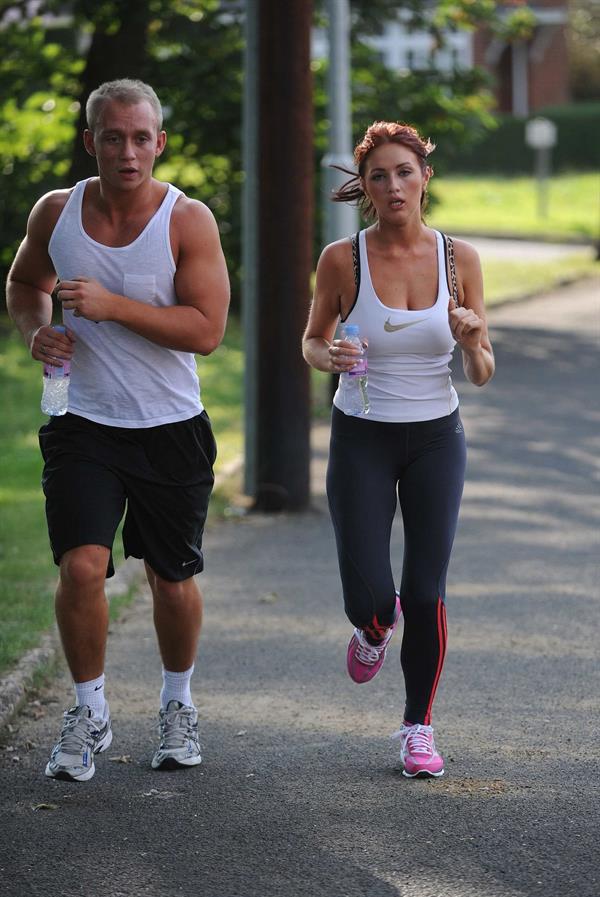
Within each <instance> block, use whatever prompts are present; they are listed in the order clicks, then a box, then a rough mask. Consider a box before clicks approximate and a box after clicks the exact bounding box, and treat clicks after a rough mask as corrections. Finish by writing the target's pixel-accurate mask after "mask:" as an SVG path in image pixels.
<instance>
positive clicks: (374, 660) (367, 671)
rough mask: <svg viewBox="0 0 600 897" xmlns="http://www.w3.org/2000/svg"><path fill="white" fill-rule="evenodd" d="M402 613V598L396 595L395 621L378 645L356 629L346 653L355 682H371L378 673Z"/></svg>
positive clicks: (350, 672) (360, 630) (351, 675)
mask: <svg viewBox="0 0 600 897" xmlns="http://www.w3.org/2000/svg"><path fill="white" fill-rule="evenodd" d="M401 613H402V608H401V607H400V598H399V597H398V595H396V610H395V615H394V622H393V623H392V625H391V626H390V627H389V629H388V631H387V634H386V636H385V638H384V639H383V641H382V642H380V644H378V645H372V644H371V643H370V642H368V641H367V638H366V636H365V633H364V631H363V630H362V629H355V630H354V635H353V636H352V638H351V639H350V644H349V645H348V653H347V655H346V659H347V663H348V673H349V674H350V678H351V679H352V680H353V681H354V682H358V684H359V685H360V684H362V683H363V682H369V680H370V679H373V677H374V676H376V675H377V673H378V672H379V670H380V669H381V667H382V666H383V661H384V660H385V652H386V649H387V646H388V645H389V643H390V639H391V637H392V636H393V634H394V632H395V630H396V627H397V625H398V621H399V620H400V614H401Z"/></svg>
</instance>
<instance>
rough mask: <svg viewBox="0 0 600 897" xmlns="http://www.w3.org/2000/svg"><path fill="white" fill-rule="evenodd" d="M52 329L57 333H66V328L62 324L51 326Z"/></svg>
mask: <svg viewBox="0 0 600 897" xmlns="http://www.w3.org/2000/svg"><path fill="white" fill-rule="evenodd" d="M52 329H53V330H56V331H58V333H66V332H67V328H66V327H65V325H64V324H53V325H52Z"/></svg>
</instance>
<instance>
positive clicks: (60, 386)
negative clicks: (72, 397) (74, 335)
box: [42, 324, 71, 417]
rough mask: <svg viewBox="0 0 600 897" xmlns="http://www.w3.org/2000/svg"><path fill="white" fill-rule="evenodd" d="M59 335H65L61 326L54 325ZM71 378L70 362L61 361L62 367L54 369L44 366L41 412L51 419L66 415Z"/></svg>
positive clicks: (49, 365) (50, 366)
mask: <svg viewBox="0 0 600 897" xmlns="http://www.w3.org/2000/svg"><path fill="white" fill-rule="evenodd" d="M53 329H54V330H58V331H59V333H66V328H65V327H63V325H62V324H56V325H55V326H54V328H53ZM70 377H71V362H70V361H68V360H67V359H63V362H62V367H60V368H55V367H53V366H52V365H51V364H45V365H44V381H43V383H44V386H43V391H42V411H43V412H44V414H49V415H50V416H51V417H59V416H60V415H61V414H66V413H67V409H68V407H69V380H70Z"/></svg>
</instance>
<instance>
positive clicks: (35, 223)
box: [28, 187, 74, 237]
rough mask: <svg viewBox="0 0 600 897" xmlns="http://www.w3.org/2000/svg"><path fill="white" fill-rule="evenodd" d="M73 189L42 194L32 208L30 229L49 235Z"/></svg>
mask: <svg viewBox="0 0 600 897" xmlns="http://www.w3.org/2000/svg"><path fill="white" fill-rule="evenodd" d="M73 189H74V188H73V187H69V188H66V189H64V190H51V191H50V193H45V194H44V195H43V196H41V197H40V198H39V199H38V201H37V202H36V204H35V205H34V207H33V209H32V210H31V214H30V216H29V224H28V231H29V232H31V231H34V232H35V233H38V234H40V235H42V234H45V235H47V236H48V237H49V236H50V234H51V233H52V231H53V230H54V227H55V225H56V222H57V221H58V219H59V217H60V213H61V212H62V210H63V209H64V207H65V206H66V204H67V201H68V199H69V197H70V195H71V193H72V192H73Z"/></svg>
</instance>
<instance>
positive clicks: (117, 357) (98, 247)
mask: <svg viewBox="0 0 600 897" xmlns="http://www.w3.org/2000/svg"><path fill="white" fill-rule="evenodd" d="M87 183H88V181H79V183H78V184H76V186H75V187H74V189H73V192H72V193H71V195H70V197H69V199H68V201H67V203H66V205H65V207H64V209H63V211H62V212H61V215H60V217H59V219H58V221H57V223H56V226H55V228H54V231H53V233H52V236H51V238H50V243H49V247H48V251H49V254H50V258H51V259H52V263H53V265H54V268H55V271H56V273H57V275H58V278H59V280H72V279H73V278H74V277H78V276H81V277H90V278H94V279H95V280H97V281H98V282H99V283H101V284H102V286H103V287H105V288H106V289H107V290H109V291H110V292H111V293H116V294H118V295H121V296H127V297H128V298H129V299H134V300H135V301H136V302H143V303H145V304H146V305H154V306H160V307H162V306H170V305H176V304H177V297H176V295H175V286H174V282H173V278H174V275H175V261H174V259H173V253H172V252H171V241H170V237H169V222H170V220H171V212H172V211H173V206H174V205H175V202H176V201H177V198H178V197H179V196H180V195H181V191H180V190H178V189H177V188H176V187H173V186H172V185H171V184H166V185H165V187H166V193H165V197H164V199H163V201H162V203H161V205H160V207H159V208H158V209H157V211H156V212H155V214H154V215H153V216H152V218H151V219H150V221H148V223H147V225H146V227H145V228H144V229H143V231H142V232H141V233H140V234H139V236H138V237H136V239H135V240H134V241H133V242H132V243H129V244H128V245H127V246H105V245H104V244H102V243H98V242H96V240H93V239H92V238H91V237H90V236H89V235H88V234H87V233H86V231H85V230H84V227H83V221H82V216H81V209H82V203H83V196H84V193H85V189H86V186H87ZM63 321H64V323H65V325H66V326H67V327H68V328H69V329H70V330H72V331H73V332H74V333H75V338H76V342H75V352H74V355H73V361H72V364H71V384H70V387H69V411H70V412H72V413H73V414H77V415H79V416H80V417H85V418H87V419H88V420H93V421H96V423H100V424H106V425H108V426H113V427H129V428H138V427H156V426H159V425H161V424H169V423H174V422H176V421H181V420H187V419H188V418H190V417H195V416H196V415H197V414H200V412H201V411H202V410H203V405H202V402H201V400H200V384H199V380H198V375H197V373H196V360H195V357H194V355H193V354H192V353H190V352H177V351H175V350H174V349H165V348H164V347H162V346H157V345H156V344H155V343H152V342H150V340H147V339H145V338H144V337H143V336H140V335H139V334H137V333H133V332H132V331H130V330H127V328H126V327H122V326H121V325H120V324H115V323H113V322H112V321H101V322H100V323H98V324H96V323H95V322H94V321H87V320H85V319H84V318H76V317H75V315H74V314H73V312H72V311H70V310H68V309H64V310H63Z"/></svg>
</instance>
